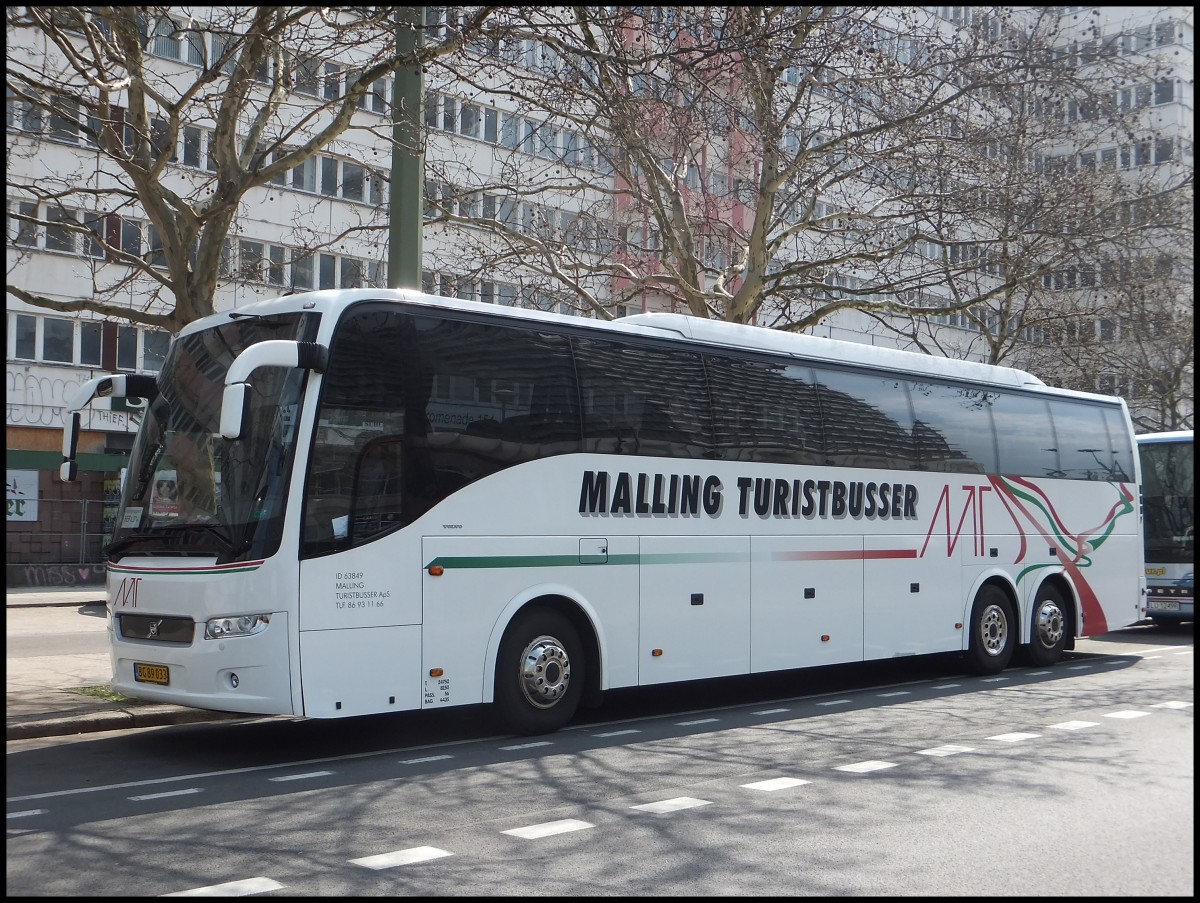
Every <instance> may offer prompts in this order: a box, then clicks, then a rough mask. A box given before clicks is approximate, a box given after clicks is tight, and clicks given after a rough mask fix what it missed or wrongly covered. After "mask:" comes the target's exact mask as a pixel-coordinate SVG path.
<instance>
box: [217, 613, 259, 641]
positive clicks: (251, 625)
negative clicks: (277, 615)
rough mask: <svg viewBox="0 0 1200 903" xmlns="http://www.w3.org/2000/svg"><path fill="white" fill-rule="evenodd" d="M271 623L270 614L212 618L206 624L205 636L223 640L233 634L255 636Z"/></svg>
mask: <svg viewBox="0 0 1200 903" xmlns="http://www.w3.org/2000/svg"><path fill="white" fill-rule="evenodd" d="M269 623H271V616H270V615H237V616H236V617H232V618H210V619H209V620H208V621H207V623H205V625H204V638H205V639H208V640H223V639H225V638H226V637H231V636H254V634H256V633H262V632H263V631H264V630H266V629H267V625H268V624H269Z"/></svg>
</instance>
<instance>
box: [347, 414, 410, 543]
mask: <svg viewBox="0 0 1200 903" xmlns="http://www.w3.org/2000/svg"><path fill="white" fill-rule="evenodd" d="M403 450H404V443H403V441H402V440H400V439H398V438H397V437H395V436H383V437H381V438H378V439H372V440H371V441H370V442H368V443H367V445H366V446H365V447H364V448H363V450H362V452H361V453H360V454H359V457H358V463H357V465H356V467H355V475H354V510H353V512H352V516H351V529H350V540H351V542H352V543H353V544H354V545H359V544H361V543H363V542H365V541H366V540H368V539H370V538H371V537H373V536H376V535H378V534H380V533H385V532H388V531H390V530H392V529H393V528H395V527H399V526H401V525H402V524H403V523H404V521H403V514H404V510H403V509H404V505H403V501H404V485H403V477H404V470H403V465H402V462H403Z"/></svg>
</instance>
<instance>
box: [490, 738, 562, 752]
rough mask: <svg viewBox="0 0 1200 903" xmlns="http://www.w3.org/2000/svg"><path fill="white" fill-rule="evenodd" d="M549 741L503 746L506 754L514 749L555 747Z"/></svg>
mask: <svg viewBox="0 0 1200 903" xmlns="http://www.w3.org/2000/svg"><path fill="white" fill-rule="evenodd" d="M553 745H554V744H553V743H551V742H550V741H549V740H535V741H533V742H532V743H517V744H516V745H514V746H501V747H500V748H501V749H502V750H504V751H505V752H512V751H513V750H514V749H533V748H534V747H535V746H553Z"/></svg>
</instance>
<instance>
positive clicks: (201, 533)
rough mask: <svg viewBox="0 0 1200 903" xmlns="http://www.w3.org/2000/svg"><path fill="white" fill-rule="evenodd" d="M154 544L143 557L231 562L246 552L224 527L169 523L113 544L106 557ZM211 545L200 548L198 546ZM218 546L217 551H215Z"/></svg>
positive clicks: (109, 546) (131, 534)
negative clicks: (160, 555)
mask: <svg viewBox="0 0 1200 903" xmlns="http://www.w3.org/2000/svg"><path fill="white" fill-rule="evenodd" d="M147 542H153V543H154V544H155V545H154V548H153V549H149V550H146V552H144V553H143V554H154V553H157V552H162V553H164V554H168V555H171V554H175V555H179V554H183V555H211V554H213V553H214V552H215V553H216V555H217V558H218V560H219V561H220V560H222V559H223V560H224V561H230V560H232V559H233V558H235V557H237V555H239V554H240V553H241V552H242V551H244V550H245V548H246V546H247V544H246V543H235V542H234V541H233V539H232V538H231V537H230V536H229V534H228V533H227V532H226V531H225V528H224V527H223V526H222V525H221V524H178V525H174V524H168V525H163V526H159V527H155V528H152V529H149V530H138V531H135V532H133V533H130V534H129V535H127V536H122V537H121V538H120V539H117V540H114V541H113V542H111V543H109V544H108V546H107V547H106V548H105V549H104V555H105V557H107V558H112V557H113V556H115V555H119V554H120V553H121V552H123V551H126V550H128V549H129V548H131V547H133V546H136V545H139V544H141V543H147ZM201 545H203V546H208V547H207V548H198V547H197V546H201ZM213 545H216V546H217V548H216V549H213V548H211V547H212V546H213Z"/></svg>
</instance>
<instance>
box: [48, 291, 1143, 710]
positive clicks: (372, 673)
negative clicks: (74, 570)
mask: <svg viewBox="0 0 1200 903" xmlns="http://www.w3.org/2000/svg"><path fill="white" fill-rule="evenodd" d="M122 394H124V395H139V396H146V397H149V403H148V405H147V409H146V414H145V417H144V420H143V422H142V424H141V427H140V430H139V433H138V435H137V438H136V441H135V443H134V447H133V449H132V452H131V456H130V461H129V466H128V472H127V477H126V480H125V484H124V488H123V490H122V496H121V503H120V509H119V514H118V523H117V527H116V530H115V532H114V535H113V540H112V543H111V545H110V546H109V547H108V548H107V556H108V608H109V614H110V629H111V636H112V666H113V675H114V677H113V683H114V686H115V688H116V689H117V690H119V691H120V692H121V693H125V694H128V695H131V696H137V697H143V698H146V699H151V700H156V701H160V702H170V703H178V704H183V705H189V706H196V707H201V708H209V709H220V710H226V711H235V712H247V713H281V714H290V715H300V716H309V717H317V718H336V717H341V716H350V715H361V714H369V713H380V712H390V711H400V710H414V709H437V708H442V707H447V706H457V705H463V704H477V703H495V707H496V709H497V710H498V712H499V713H500V714H501V715H502V716H503V719H504V722H505V723H506V724H507V726H508V727H509V728H510V729H511V730H513V731H514V732H518V733H541V732H547V731H551V730H555V729H557V728H559V727H561V726H562V725H564V724H565V723H566V722H567V721H569V720H570V718H571V717H572V716H573V714H574V713H575V711H576V710H577V707H578V706H579V705H580V704H585V705H586V704H593V703H595V702H597V701H598V700H599V698H600V696H601V694H602V693H603V691H605V690H607V689H610V688H618V687H637V686H646V685H652V684H662V683H667V682H674V681H687V680H693V679H701V678H714V677H721V676H726V675H738V674H751V673H762V672H770V671H778V670H782V669H795V668H806V667H812V666H821V665H830V664H835V663H845V662H861V661H866V660H872V659H890V658H893V657H897V656H909V655H924V654H930V653H948V652H951V653H957V654H960V655H961V656H963V658H964V661H965V663H966V665H967V666H968V667H969V668H970V669H971V670H974V671H976V672H979V673H995V672H997V671H999V670H1001V669H1003V668H1005V667H1006V666H1007V665H1009V663H1010V662H1011V661H1012V660H1013V657H1014V655H1019V656H1020V660H1022V661H1027V662H1031V663H1035V664H1037V665H1039V666H1046V665H1050V664H1053V663H1054V662H1055V661H1057V660H1058V659H1059V658H1060V656H1061V655H1062V653H1063V650H1064V649H1070V648H1073V644H1074V642H1075V639H1076V638H1077V637H1081V636H1087V635H1092V634H1098V633H1104V632H1106V631H1109V630H1111V629H1113V628H1116V627H1120V626H1123V625H1127V624H1131V623H1133V622H1135V621H1137V620H1139V619H1140V617H1141V611H1140V604H1141V599H1142V588H1143V576H1142V573H1141V556H1142V531H1141V523H1140V514H1139V510H1138V505H1137V495H1138V460H1137V456H1136V454H1135V451H1134V438H1133V429H1132V425H1131V422H1130V419H1129V415H1128V412H1127V410H1126V408H1125V405H1124V403H1123V401H1122V400H1121V399H1119V398H1112V397H1106V396H1102V395H1094V394H1086V393H1081V392H1074V391H1067V390H1064V389H1057V388H1051V387H1049V386H1046V385H1044V384H1042V383H1041V382H1040V381H1039V380H1037V379H1036V378H1034V377H1033V376H1031V375H1030V374H1028V373H1024V372H1021V371H1019V370H1014V369H1009V368H1003V367H995V366H987V365H983V364H978V363H971V362H962V361H954V360H948V359H943V358H936V357H930V356H925V355H918V354H912V353H906V352H901V351H895V350H889V349H880V348H873V347H869V346H865V345H858V344H852V343H844V342H836V341H831V340H826V339H820V338H815V337H810V336H799V335H791V334H785V333H781V332H776V331H772V330H768V329H763V328H759V327H751V326H737V325H732V324H727V323H719V322H712V321H706V320H702V319H697V318H693V317H687V316H682V315H675V314H642V315H636V316H631V317H626V318H624V319H621V320H617V321H614V322H601V321H597V320H593V319H590V318H581V317H569V316H563V315H557V314H551V313H545V312H540V311H530V310H519V309H513V308H507V307H501V306H497V305H489V304H481V303H474V302H467V301H458V300H452V299H446V298H438V297H433V296H429V295H423V294H420V293H417V292H410V291H404V290H372V289H361V290H348V291H328V292H314V293H308V294H296V295H290V296H287V297H283V298H279V299H277V300H271V301H265V302H261V303H256V304H252V305H249V306H247V307H243V308H240V309H238V310H235V311H233V312H231V313H221V314H217V315H215V316H211V317H208V318H206V319H204V320H201V321H198V322H196V323H193V324H191V325H189V326H188V327H186V328H185V329H183V330H182V331H181V332H180V333H179V335H178V336H176V337H175V339H174V341H173V342H172V345H171V349H170V352H169V354H168V356H167V359H166V361H165V363H164V366H163V368H162V371H161V372H160V373H159V374H158V377H157V379H156V380H155V379H151V378H148V377H138V376H135V375H127V376H121V375H117V376H112V377H99V378H97V379H95V380H93V381H92V382H91V383H89V384H88V385H87V386H85V387H84V388H83V389H82V391H81V393H80V394H79V395H78V397H76V398H74V399H73V400H72V406H73V407H75V408H79V407H82V406H83V405H84V404H87V403H89V402H90V401H91V400H92V399H103V398H105V397H107V396H112V395H122ZM77 429H78V427H77V418H68V429H67V431H66V436H65V438H64V457H65V458H66V460H65V462H64V464H63V473H64V477H70V475H71V472H72V470H73V467H74V464H73V460H72V459H73V449H74V443H75V441H76V439H75V437H76V435H77Z"/></svg>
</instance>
